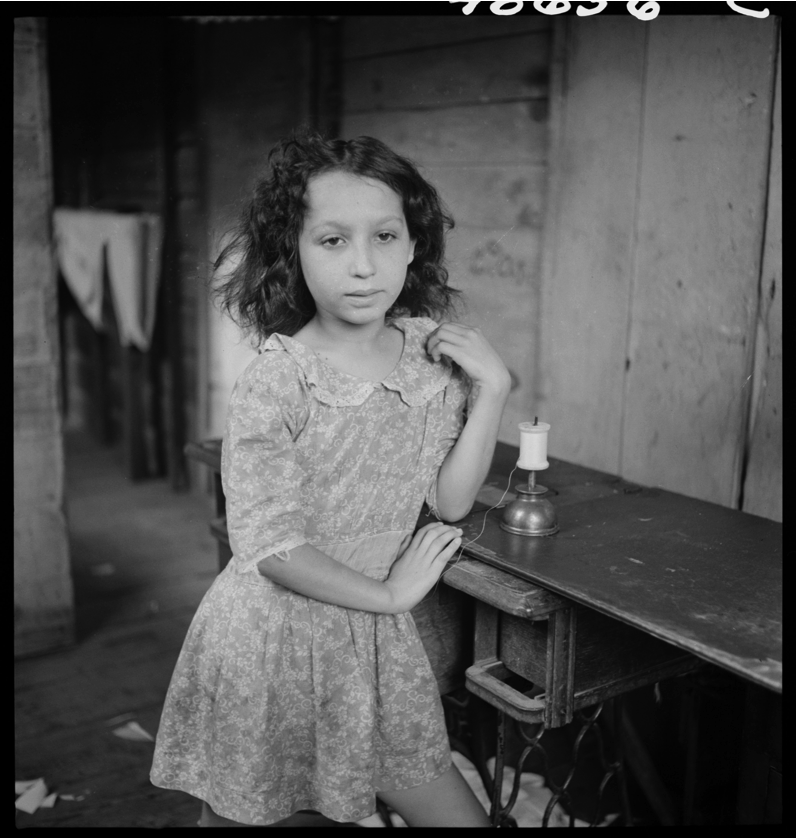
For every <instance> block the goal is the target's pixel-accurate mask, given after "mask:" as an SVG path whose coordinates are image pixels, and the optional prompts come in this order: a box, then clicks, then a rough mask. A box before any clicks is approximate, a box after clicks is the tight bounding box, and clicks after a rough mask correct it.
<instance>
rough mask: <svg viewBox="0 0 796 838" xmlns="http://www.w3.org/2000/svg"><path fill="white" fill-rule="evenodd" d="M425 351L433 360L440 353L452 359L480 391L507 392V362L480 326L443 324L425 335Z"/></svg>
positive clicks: (508, 378)
mask: <svg viewBox="0 0 796 838" xmlns="http://www.w3.org/2000/svg"><path fill="white" fill-rule="evenodd" d="M426 352H428V354H429V355H430V356H431V357H432V358H433V359H434V360H435V361H439V360H440V358H441V357H442V356H443V355H445V356H446V357H448V358H450V359H451V360H452V361H455V362H456V363H457V364H458V365H459V366H460V367H461V368H462V369H463V370H464V371H465V372H466V373H467V375H468V376H469V377H470V378H471V379H472V381H473V383H474V384H476V385H478V387H479V388H480V389H481V390H486V391H488V392H493V393H500V394H507V393H508V392H509V390H510V389H511V376H510V375H509V371H508V370H507V369H506V365H505V364H504V363H503V361H502V360H501V358H500V355H498V354H497V352H495V350H494V349H493V348H492V346H491V345H490V343H489V341H487V339H486V338H485V337H484V336H483V334H481V330H480V329H475V328H472V327H471V326H464V325H462V324H461V323H443V324H442V325H441V326H438V327H437V328H436V329H434V331H433V332H432V333H431V334H430V335H429V336H428V338H427V340H426Z"/></svg>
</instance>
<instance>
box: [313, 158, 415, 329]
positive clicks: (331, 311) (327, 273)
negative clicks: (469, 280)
mask: <svg viewBox="0 0 796 838" xmlns="http://www.w3.org/2000/svg"><path fill="white" fill-rule="evenodd" d="M305 200H306V203H307V207H308V208H307V211H306V214H305V216H304V225H303V227H302V229H301V233H300V234H299V241H298V249H299V258H300V259H301V269H302V271H303V272H304V279H305V280H306V282H307V287H308V288H309V291H310V294H312V297H313V299H314V300H315V306H316V308H317V314H316V317H317V318H318V319H319V320H321V321H323V320H327V321H332V322H338V323H341V322H342V323H347V324H351V325H365V324H368V323H373V322H376V321H382V322H383V320H384V315H385V314H386V312H387V311H388V310H389V308H390V307H391V306H392V304H393V303H394V302H395V300H396V299H397V297H398V295H399V294H400V293H401V289H402V288H403V285H404V281H405V279H406V269H407V266H408V265H409V263H410V262H411V261H412V258H413V257H414V250H415V244H414V242H413V241H412V240H411V239H410V238H409V231H408V228H407V226H406V219H405V218H404V212H403V204H402V201H401V198H400V196H399V195H398V194H397V193H396V192H394V191H393V190H392V189H390V187H389V186H387V185H386V184H384V183H382V182H381V181H379V180H374V179H373V178H367V177H358V176H356V175H351V174H348V173H347V172H325V173H324V174H321V175H316V176H315V177H314V178H312V180H310V182H309V184H308V186H307V194H306V196H305Z"/></svg>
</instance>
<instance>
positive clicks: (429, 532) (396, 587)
mask: <svg viewBox="0 0 796 838" xmlns="http://www.w3.org/2000/svg"><path fill="white" fill-rule="evenodd" d="M461 534H462V531H461V530H460V529H458V528H457V527H450V526H448V525H447V524H443V523H441V522H436V521H435V522H434V523H433V524H426V526H425V527H421V528H420V529H419V530H418V531H417V532H416V533H415V534H414V535H413V536H407V538H406V539H404V544H407V546H406V547H405V549H404V550H403V553H402V554H401V555H400V556H399V557H398V559H397V560H396V561H395V564H393V566H392V569H391V570H390V576H389V578H388V579H387V580H386V581H385V583H384V584H385V585H386V586H387V587H388V589H389V590H390V593H391V595H392V603H393V607H392V608H391V609H390V613H393V614H401V613H403V612H404V611H411V610H412V609H413V608H414V607H415V606H416V605H417V604H418V602H420V600H421V599H423V597H424V596H425V595H426V594H427V593H428V592H429V591H430V590H431V589H432V588H433V587H434V585H435V584H436V582H437V579H439V577H440V574H441V573H442V571H443V570H444V569H445V565H446V564H447V563H448V560H449V559H451V558H452V557H453V554H454V553H455V552H456V551H457V550H458V549H459V545H460V544H461V543H462V539H461Z"/></svg>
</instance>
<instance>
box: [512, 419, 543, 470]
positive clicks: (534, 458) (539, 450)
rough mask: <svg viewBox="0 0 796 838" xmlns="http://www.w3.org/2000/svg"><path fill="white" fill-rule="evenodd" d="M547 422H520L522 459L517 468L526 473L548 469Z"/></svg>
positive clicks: (518, 461)
mask: <svg viewBox="0 0 796 838" xmlns="http://www.w3.org/2000/svg"><path fill="white" fill-rule="evenodd" d="M549 430H550V425H548V424H547V422H537V424H535V425H534V424H533V422H520V459H519V460H517V467H518V468H522V469H525V470H526V471H541V470H542V469H545V468H548V467H549V465H550V463H548V462H547V432H548V431H549Z"/></svg>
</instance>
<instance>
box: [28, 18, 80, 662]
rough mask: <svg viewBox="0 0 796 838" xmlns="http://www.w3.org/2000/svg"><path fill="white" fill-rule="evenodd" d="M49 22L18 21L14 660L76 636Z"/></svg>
mask: <svg viewBox="0 0 796 838" xmlns="http://www.w3.org/2000/svg"><path fill="white" fill-rule="evenodd" d="M45 39H46V29H45V22H44V20H43V19H42V18H16V19H15V20H14V283H13V285H14V288H13V291H14V504H13V507H14V654H15V655H27V654H38V653H41V652H47V651H50V650H52V649H57V648H58V647H61V646H64V645H67V644H69V643H71V642H72V640H73V631H74V625H73V621H74V615H73V594H72V578H71V575H70V568H69V545H68V540H67V530H66V516H65V511H64V451H63V429H62V420H61V411H60V405H59V378H60V376H59V360H60V359H59V345H58V323H57V296H56V271H55V264H54V260H53V253H52V234H51V215H52V207H53V184H52V161H51V152H50V147H51V139H50V109H49V90H48V84H47V62H46V56H45Z"/></svg>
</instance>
